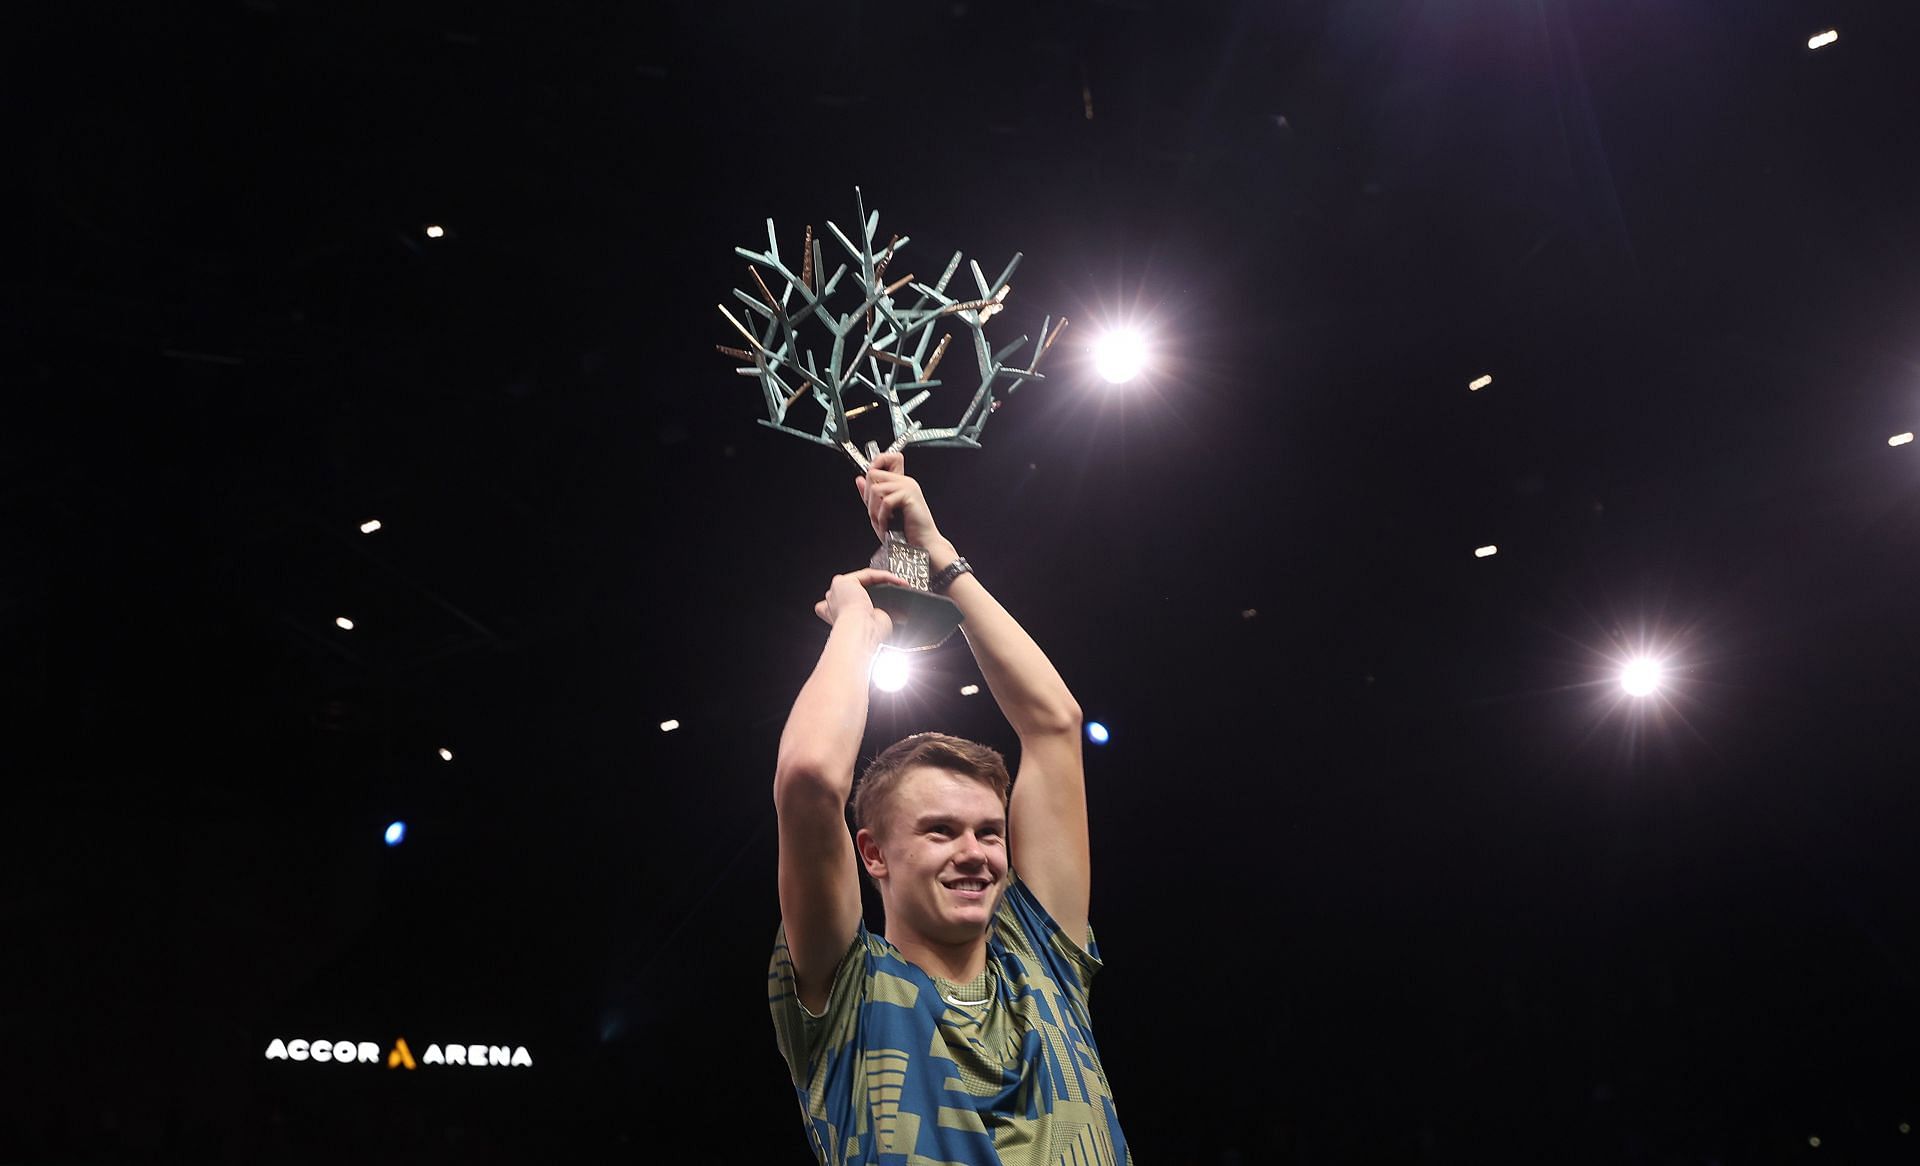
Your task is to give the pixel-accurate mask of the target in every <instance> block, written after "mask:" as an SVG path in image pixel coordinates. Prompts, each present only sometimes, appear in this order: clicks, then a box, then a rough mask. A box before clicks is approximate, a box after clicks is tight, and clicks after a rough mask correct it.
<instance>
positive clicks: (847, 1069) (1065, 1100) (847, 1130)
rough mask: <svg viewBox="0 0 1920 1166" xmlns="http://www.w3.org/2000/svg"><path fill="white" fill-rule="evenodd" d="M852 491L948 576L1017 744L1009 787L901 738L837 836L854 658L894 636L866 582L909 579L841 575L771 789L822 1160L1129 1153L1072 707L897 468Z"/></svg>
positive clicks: (791, 1033) (778, 1001)
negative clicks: (1100, 1000) (865, 881)
mask: <svg viewBox="0 0 1920 1166" xmlns="http://www.w3.org/2000/svg"><path fill="white" fill-rule="evenodd" d="M855 484H856V485H857V486H858V487H859V490H860V495H861V498H862V499H863V500H864V501H865V502H866V505H867V513H868V516H869V518H870V519H871V520H872V522H873V528H874V531H875V533H876V534H878V533H880V532H883V531H885V530H886V529H887V524H888V521H889V519H890V518H892V517H893V516H894V515H899V516H900V518H901V519H902V520H903V523H904V526H905V529H906V534H907V537H908V539H909V541H911V542H913V543H916V544H918V545H920V546H923V547H926V548H927V550H928V552H929V554H930V556H931V559H932V563H931V570H932V572H933V575H934V577H935V579H936V581H938V580H942V579H945V580H948V581H949V582H948V584H947V586H946V594H947V595H948V596H949V597H950V598H952V599H953V601H954V602H955V603H956V604H958V605H959V608H960V612H961V615H962V616H963V617H964V619H965V622H964V623H963V624H962V625H961V628H962V630H963V631H964V633H965V635H966V638H967V643H968V645H969V646H970V647H971V648H972V649H973V654H974V658H975V659H976V660H977V661H978V662H979V664H980V672H981V675H982V676H984V677H985V678H986V681H987V686H988V688H989V689H990V690H991V691H992V692H993V696H994V700H995V701H996V702H998V704H999V706H1000V711H1001V712H1002V713H1003V714H1004V715H1005V716H1006V718H1007V720H1008V722H1009V723H1010V724H1011V725H1012V726H1013V730H1014V733H1015V735H1016V736H1018V737H1019V740H1020V772H1019V777H1018V779H1017V780H1014V781H1013V782H1012V793H1011V796H1009V794H1008V778H1007V769H1006V765H1005V763H1004V762H1003V761H1002V760H1001V759H1000V755H999V754H998V753H996V752H994V751H993V750H992V749H989V748H987V747H985V746H983V745H978V744H975V743H974V742H971V741H963V740H960V739H958V738H954V737H948V736H945V735H943V734H937V733H926V734H921V735H919V736H916V737H909V738H907V739H906V740H904V741H901V742H899V743H898V744H896V745H894V746H892V747H891V748H889V749H887V750H886V751H884V752H883V753H881V754H880V756H879V757H877V758H875V759H874V762H873V763H872V765H871V766H869V768H868V770H867V772H866V774H865V776H864V777H863V778H862V779H861V784H860V791H859V793H858V794H857V795H856V796H855V797H854V806H853V810H854V826H855V832H854V834H853V836H851V837H849V834H848V830H847V825H846V821H845V814H846V808H847V799H848V795H849V794H850V793H851V792H852V790H853V768H854V764H855V762H856V761H857V760H858V759H859V752H860V740H861V736H862V734H863V733H864V732H865V730H866V722H867V669H868V666H869V665H870V664H871V663H872V660H873V655H874V653H875V652H876V651H877V650H878V649H879V647H880V645H881V643H883V642H884V641H885V639H886V637H887V635H888V633H889V631H890V630H891V627H892V624H891V621H890V620H889V619H888V617H887V614H886V613H885V612H883V611H880V610H878V609H877V608H875V607H874V606H873V603H872V602H871V601H870V600H869V599H868V597H867V591H866V586H867V585H868V584H870V583H877V582H889V583H896V584H898V583H901V582H903V581H902V580H900V579H899V578H897V577H895V576H892V575H890V574H888V573H887V572H885V571H881V570H876V569H867V570H862V571H855V572H852V573H850V574H846V575H837V576H835V577H834V579H833V583H832V585H831V586H830V587H829V588H828V589H827V594H826V597H825V598H824V599H822V600H821V601H820V602H819V603H817V604H815V605H814V612H815V613H816V614H817V615H819V616H820V618H821V619H823V620H825V621H826V622H827V624H828V626H830V627H831V628H832V629H833V630H832V631H831V632H830V633H829V634H828V636H827V644H826V647H825V648H824V649H823V650H822V651H821V653H820V662H819V663H818V664H817V665H815V667H814V670H813V675H812V676H810V677H809V678H808V679H807V682H806V685H805V686H804V687H802V688H801V690H800V695H799V697H798V698H797V699H795V701H794V704H793V712H792V713H791V714H790V715H789V716H788V718H787V726H786V731H785V732H784V733H783V734H782V735H781V738H780V756H779V760H778V763H777V764H776V766H775V769H774V778H773V796H774V805H775V808H776V809H777V811H778V814H779V820H780V914H781V928H780V932H779V934H778V936H776V938H775V940H774V952H773V965H772V968H771V969H770V971H769V974H768V990H769V997H770V1003H771V1006H772V1009H773V1023H774V1029H775V1032H776V1034H777V1036H778V1039H779V1044H780V1052H781V1054H782V1055H783V1056H785V1057H786V1059H787V1066H788V1068H789V1069H790V1070H791V1075H792V1079H793V1085H794V1089H795V1090H796V1092H797V1094H798V1096H799V1100H800V1106H801V1110H802V1115H803V1117H804V1119H805V1121H806V1125H807V1132H808V1135H809V1137H810V1138H811V1140H812V1143H813V1149H814V1153H815V1154H816V1155H817V1156H818V1158H819V1160H820V1162H821V1163H823V1164H833V1166H854V1164H856V1163H858V1164H860V1166H870V1164H877V1163H898V1164H900V1166H911V1164H915V1163H942V1164H950V1166H951V1164H965V1166H986V1164H991V1163H1004V1164H1006V1166H1028V1164H1032V1166H1040V1164H1042V1163H1045V1164H1047V1166H1053V1164H1055V1163H1076V1164H1084V1166H1120V1164H1122V1163H1128V1162H1131V1161H1132V1158H1131V1156H1130V1155H1129V1153H1128V1151H1127V1145H1126V1139H1125V1138H1124V1137H1123V1136H1122V1134H1121V1132H1120V1124H1119V1120H1118V1118H1117V1117H1116V1116H1115V1113H1114V1107H1113V1096H1112V1092H1111V1091H1110V1090H1109V1088H1108V1086H1107V1078H1106V1073H1105V1072H1104V1070H1103V1069H1102V1068H1101V1065H1100V1053H1099V1050H1098V1048H1097V1046H1096V1045H1095V1044H1094V1039H1093V1031H1092V1028H1091V1020H1090V1017H1089V1013H1088V1011H1087V988H1088V984H1089V982H1090V981H1091V979H1092V978H1093V974H1094V973H1095V972H1096V971H1098V970H1099V968H1100V960H1099V958H1098V954H1097V951H1096V949H1095V947H1094V942H1093V933H1092V931H1091V929H1090V928H1089V927H1088V925H1087V898H1088V883H1089V860H1088V847H1087V803H1086V786H1085V782H1084V779H1083V775H1082V772H1081V765H1080V708H1079V706H1078V705H1077V704H1076V703H1075V702H1074V699H1073V694H1072V693H1070V692H1069V691H1067V686H1066V684H1065V682H1063V681H1062V680H1061V679H1060V675H1059V673H1057V672H1056V671H1054V668H1053V665H1052V664H1051V663H1049V662H1048V660H1047V657H1046V655H1045V654H1044V653H1042V652H1041V651H1040V648H1039V646H1038V645H1037V644H1035V643H1034V642H1033V639H1032V637H1030V636H1028V635H1027V633H1026V631H1025V630H1024V629H1022V628H1021V627H1020V625H1019V624H1018V623H1016V622H1014V619H1013V617H1012V616H1011V615H1008V614H1007V611H1006V609H1005V608H1003V607H1001V606H1000V604H999V603H997V602H996V601H995V600H994V598H993V596H992V595H990V594H988V592H987V589H986V588H985V587H984V586H982V585H981V583H980V580H979V579H978V578H976V577H975V576H974V575H973V573H972V570H971V568H969V567H967V565H966V563H965V561H964V560H962V559H961V558H960V557H959V555H958V554H957V553H956V552H955V551H954V547H953V544H952V543H950V542H948V541H947V540H946V539H945V538H942V537H941V535H940V531H939V528H938V527H936V526H935V525H934V521H933V515H932V514H931V513H930V512H929V511H928V509H927V503H926V498H925V497H924V496H923V495H922V493H921V490H920V486H919V484H918V483H916V482H915V481H914V480H913V479H912V478H909V477H907V475H906V467H905V459H904V458H902V457H901V456H900V455H899V454H897V453H894V454H882V455H880V456H879V457H878V458H876V459H874V461H873V463H872V465H871V466H870V467H869V470H868V473H867V474H866V475H865V476H863V477H860V478H858V479H856V480H855ZM950 568H952V570H950ZM956 572H957V573H956ZM861 869H864V870H865V871H866V873H867V875H868V876H869V877H871V878H872V879H873V881H874V884H875V885H876V886H877V887H878V888H879V891H880V899H881V902H882V903H883V904H884V906H885V909H886V933H885V936H884V937H882V936H876V935H874V934H872V933H871V932H869V931H868V930H867V928H866V925H865V923H864V921H863V920H862V919H861V907H860V870H861Z"/></svg>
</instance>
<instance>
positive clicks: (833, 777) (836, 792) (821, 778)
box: [773, 754, 853, 804]
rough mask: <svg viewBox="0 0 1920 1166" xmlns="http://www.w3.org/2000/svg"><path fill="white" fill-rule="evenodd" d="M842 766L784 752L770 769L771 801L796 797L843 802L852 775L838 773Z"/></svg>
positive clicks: (822, 759) (784, 800)
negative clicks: (832, 799) (771, 782)
mask: <svg viewBox="0 0 1920 1166" xmlns="http://www.w3.org/2000/svg"><path fill="white" fill-rule="evenodd" d="M844 768H845V767H844V766H837V765H835V764H833V763H831V762H829V761H827V760H825V759H824V758H815V757H807V756H800V755H795V756H787V755H784V754H783V755H782V756H781V758H780V760H779V762H778V763H777V764H775V766H774V770H773V800H774V802H775V803H776V804H778V803H785V802H787V801H788V800H790V799H792V798H796V797H797V798H815V797H826V798H833V797H838V798H839V799H840V800H841V801H845V800H846V797H847V794H848V793H849V792H850V790H851V788H852V784H853V782H852V777H853V775H852V773H850V772H840V771H841V770H843V769H844Z"/></svg>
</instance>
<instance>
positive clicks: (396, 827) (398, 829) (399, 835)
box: [386, 822, 407, 846]
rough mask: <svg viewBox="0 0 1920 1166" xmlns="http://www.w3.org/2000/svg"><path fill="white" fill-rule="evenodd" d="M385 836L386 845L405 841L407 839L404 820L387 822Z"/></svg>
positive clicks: (396, 844)
mask: <svg viewBox="0 0 1920 1166" xmlns="http://www.w3.org/2000/svg"><path fill="white" fill-rule="evenodd" d="M386 838H387V845H388V846H398V845H400V844H401V843H402V842H405V841H406V840H407V824H406V823H405V822H390V823H388V825H387V834H386Z"/></svg>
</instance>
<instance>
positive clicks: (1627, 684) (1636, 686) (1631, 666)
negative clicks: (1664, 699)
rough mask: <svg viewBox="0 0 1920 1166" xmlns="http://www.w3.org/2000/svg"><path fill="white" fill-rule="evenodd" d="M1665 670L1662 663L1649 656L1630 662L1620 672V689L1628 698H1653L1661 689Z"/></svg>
mask: <svg viewBox="0 0 1920 1166" xmlns="http://www.w3.org/2000/svg"><path fill="white" fill-rule="evenodd" d="M1664 672H1665V669H1663V668H1661V666H1660V661H1658V660H1655V659H1652V658H1650V657H1647V656H1641V657H1639V658H1638V659H1635V660H1629V661H1628V662H1627V666H1626V667H1625V668H1622V669H1621V670H1620V687H1621V688H1623V689H1625V690H1626V692H1627V695H1628V696H1651V695H1652V694H1653V693H1654V691H1655V690H1657V689H1658V688H1659V687H1660V681H1661V679H1662V677H1663V675H1664Z"/></svg>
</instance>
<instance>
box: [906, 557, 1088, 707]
mask: <svg viewBox="0 0 1920 1166" xmlns="http://www.w3.org/2000/svg"><path fill="white" fill-rule="evenodd" d="M927 555H928V559H929V560H930V562H929V566H930V567H931V569H932V571H933V573H934V574H936V575H937V574H939V573H940V572H941V571H944V570H946V568H947V567H948V565H949V564H951V563H952V562H953V560H954V559H955V558H957V557H958V554H957V552H956V551H955V550H954V547H953V544H952V543H951V542H948V541H947V540H945V539H941V540H938V542H937V543H935V544H933V545H930V546H928V547H927ZM947 597H948V598H950V599H952V600H953V601H954V603H955V604H957V605H958V606H959V608H960V614H961V616H962V617H963V619H964V621H965V622H963V623H962V624H961V625H960V630H961V632H963V633H964V634H965V635H966V637H967V645H968V646H969V647H971V648H972V649H973V658H974V660H975V661H976V662H978V663H979V665H980V674H981V675H982V676H983V677H985V678H986V681H987V687H988V689H990V690H991V691H992V693H993V699H994V700H995V701H996V702H998V704H999V705H1000V711H1001V713H1002V714H1003V715H1004V716H1005V717H1006V718H1007V723H1008V724H1010V725H1012V726H1013V731H1014V732H1015V733H1017V734H1019V735H1020V736H1022V737H1026V736H1029V735H1031V734H1036V733H1052V732H1061V731H1067V732H1077V731H1078V730H1079V727H1080V705H1079V704H1078V702H1076V701H1075V700H1074V699H1073V693H1072V692H1071V691H1070V690H1069V689H1068V688H1067V682H1066V681H1064V680H1062V679H1061V678H1060V673H1059V672H1058V671H1056V670H1055V669H1054V667H1053V662H1052V661H1051V660H1049V659H1047V654H1046V653H1045V652H1043V651H1041V650H1040V645H1039V644H1037V643H1035V642H1034V639H1033V637H1032V636H1030V635H1028V634H1027V630H1026V629H1025V628H1023V627H1021V626H1020V624H1019V621H1017V620H1015V619H1014V618H1013V616H1012V615H1011V614H1010V613H1009V612H1008V611H1007V609H1006V608H1004V607H1002V606H1000V602H999V600H997V599H995V598H994V597H993V594H992V593H991V592H989V591H988V590H987V588H986V586H985V585H984V584H982V583H981V582H980V580H979V579H977V578H975V577H974V575H973V574H972V572H968V573H966V574H963V575H961V576H960V577H959V578H958V579H955V580H954V581H953V585H952V586H950V587H949V588H947Z"/></svg>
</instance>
